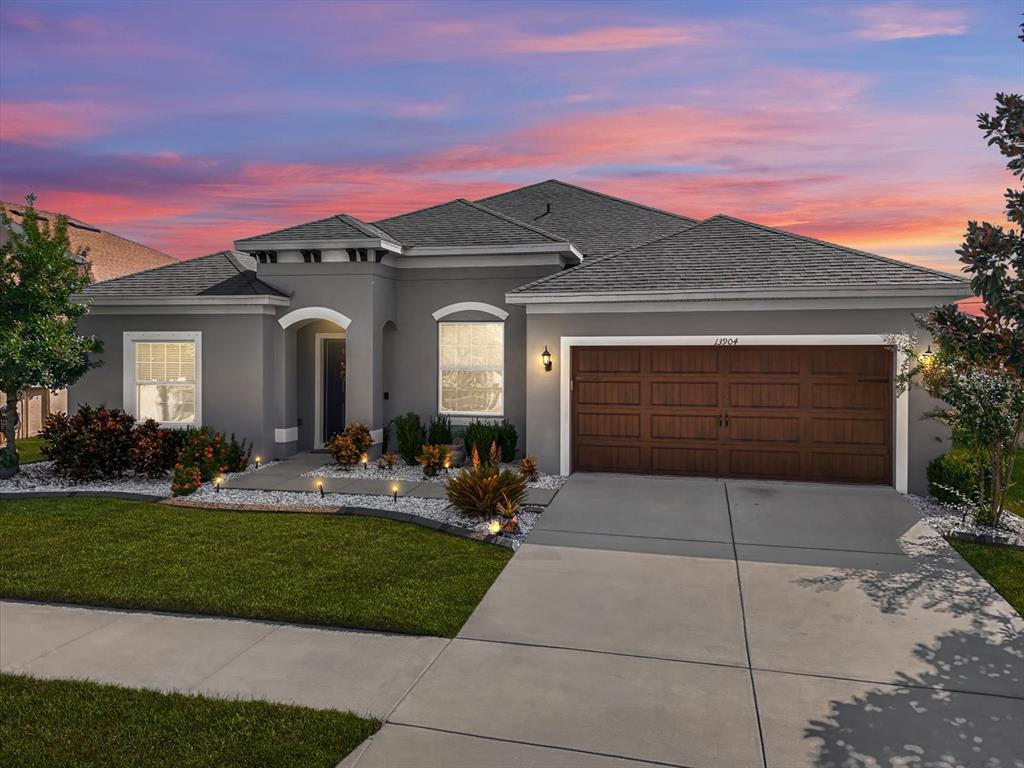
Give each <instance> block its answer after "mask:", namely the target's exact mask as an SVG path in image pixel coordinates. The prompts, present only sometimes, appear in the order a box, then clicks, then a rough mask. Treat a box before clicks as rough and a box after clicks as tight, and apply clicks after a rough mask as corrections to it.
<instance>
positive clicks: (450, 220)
mask: <svg viewBox="0 0 1024 768" xmlns="http://www.w3.org/2000/svg"><path fill="white" fill-rule="evenodd" d="M376 224H377V225H379V226H380V227H383V229H384V230H385V231H386V232H390V233H393V234H394V235H396V236H397V237H399V238H401V242H402V243H403V244H404V245H407V246H410V247H417V246H421V247H440V246H453V247H463V246H489V245H528V244H534V243H541V244H543V243H565V242H566V239H565V238H564V237H561V236H559V235H554V234H552V233H550V232H548V231H546V230H544V229H541V228H540V227H539V226H535V225H533V224H527V223H525V222H522V221H517V220H516V219H514V218H511V217H510V216H507V215H506V214H504V213H501V212H500V211H495V210H493V209H491V208H489V207H487V206H484V205H480V204H479V203H473V202H470V201H469V200H463V199H462V198H459V199H458V200H452V201H451V202H448V203H441V204H440V205H433V206H431V207H429V208H423V209H421V210H418V211H413V212H412V213H403V214H401V215H400V216H392V217H390V218H387V219H381V220H380V221H377V222H376Z"/></svg>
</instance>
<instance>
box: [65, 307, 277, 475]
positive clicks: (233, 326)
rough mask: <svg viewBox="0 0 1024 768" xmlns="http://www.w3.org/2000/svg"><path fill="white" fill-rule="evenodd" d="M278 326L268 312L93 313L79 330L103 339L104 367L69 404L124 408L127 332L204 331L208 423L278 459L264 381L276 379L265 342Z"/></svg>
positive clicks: (204, 417) (203, 392)
mask: <svg viewBox="0 0 1024 768" xmlns="http://www.w3.org/2000/svg"><path fill="white" fill-rule="evenodd" d="M275 327H276V328H277V331H280V327H278V326H277V323H276V321H275V319H274V317H273V316H271V315H263V314H220V315H213V314H180V315H170V314H160V315H127V314H121V315H108V314H88V315H86V316H85V317H83V318H82V320H81V321H80V323H79V328H80V330H81V332H82V333H86V334H95V335H96V336H97V337H99V338H100V339H101V340H102V341H103V352H102V353H101V354H100V355H98V356H97V358H98V359H99V360H101V361H102V365H101V366H100V367H98V368H94V369H92V370H90V371H89V372H88V373H86V374H85V376H83V377H82V379H81V380H80V381H79V382H78V383H77V384H75V385H74V386H72V387H71V388H70V392H69V396H68V405H69V407H70V408H71V409H72V410H74V409H76V408H77V407H78V405H80V404H85V403H88V404H89V405H94V406H96V405H106V406H109V407H114V408H121V407H123V405H124V403H123V395H122V392H123V386H124V366H123V352H124V348H123V333H124V332H125V331H134V332H139V331H158V332H168V331H186V332H194V331H199V332H200V333H202V344H201V355H202V357H201V368H200V376H201V398H202V421H203V423H204V424H207V425H209V426H211V427H213V428H214V429H217V430H222V431H227V432H235V433H236V435H237V436H238V437H239V438H245V439H247V440H250V441H251V442H252V444H253V450H254V453H255V454H259V455H261V456H268V457H269V456H273V455H274V453H273V450H274V434H273V426H274V425H273V424H272V422H271V419H270V413H271V411H270V410H269V409H268V408H267V405H268V403H267V401H268V399H269V393H268V392H267V391H266V388H265V382H266V381H271V380H272V369H273V368H274V361H273V360H272V359H267V357H266V344H265V340H266V338H267V335H268V334H269V333H273V332H274V328H275Z"/></svg>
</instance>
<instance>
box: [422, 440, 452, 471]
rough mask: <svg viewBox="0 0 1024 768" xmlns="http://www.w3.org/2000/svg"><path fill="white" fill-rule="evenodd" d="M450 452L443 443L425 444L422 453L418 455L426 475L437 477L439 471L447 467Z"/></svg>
mask: <svg viewBox="0 0 1024 768" xmlns="http://www.w3.org/2000/svg"><path fill="white" fill-rule="evenodd" d="M449 455H450V453H449V451H448V448H447V447H446V446H443V445H424V446H423V447H422V450H421V451H420V455H419V456H417V457H416V460H417V461H419V463H420V466H421V467H423V476H424V477H435V476H436V475H437V473H438V472H440V471H441V470H442V469H445V468H446V467H445V465H446V464H447V463H448V457H449Z"/></svg>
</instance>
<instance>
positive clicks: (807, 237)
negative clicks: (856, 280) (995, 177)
mask: <svg viewBox="0 0 1024 768" xmlns="http://www.w3.org/2000/svg"><path fill="white" fill-rule="evenodd" d="M712 219H728V220H729V221H735V222H737V223H738V224H745V225H747V226H749V227H754V228H756V229H763V230H764V231H766V232H773V233H775V234H777V235H785V236H787V237H795V238H796V239H798V240H806V241H807V242H809V243H816V244H817V245H822V246H825V247H826V248H832V249H834V250H839V251H846V252H847V253H855V254H857V255H858V256H867V257H868V258H871V259H875V260H876V261H882V262H885V263H886V264H895V265H897V266H900V267H907V268H909V269H915V270H917V271H919V272H927V273H928V274H931V275H937V276H939V277H946V278H949V279H950V280H956V281H958V282H964V283H966V282H970V281H969V280H968V279H967V278H965V277H960V276H959V275H954V274H951V273H949V272H943V271H942V270H939V269H931V268H930V267H922V266H921V265H920V264H914V263H913V262H909V261H901V260H900V259H892V258H889V257H888V256H879V255H878V254H877V253H871V252H870V251H862V250H860V249H859V248H851V247H850V246H848V245H842V244H840V243H833V242H829V241H828V240H820V239H819V238H817V237H811V236H810V235H801V234H800V233H799V232H791V231H789V230H788V229H779V228H778V227H769V226H768V225H767V224H759V223H757V222H756V221H748V220H746V219H741V218H739V217H738V216H730V215H729V214H727V213H716V214H715V215H714V216H710V217H708V218H707V219H704V221H702V222H700V223H701V224H704V223H706V222H709V221H711V220H712Z"/></svg>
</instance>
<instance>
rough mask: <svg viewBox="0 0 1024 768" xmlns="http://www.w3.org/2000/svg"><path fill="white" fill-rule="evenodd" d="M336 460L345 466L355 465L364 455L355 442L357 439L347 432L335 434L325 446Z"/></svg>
mask: <svg viewBox="0 0 1024 768" xmlns="http://www.w3.org/2000/svg"><path fill="white" fill-rule="evenodd" d="M325 447H326V448H327V450H328V451H329V452H330V454H331V456H333V457H334V460H335V461H336V462H338V464H340V465H341V466H343V467H346V468H348V467H353V466H355V465H356V464H358V463H359V458H360V456H362V451H360V450H359V449H358V448H357V447H356V444H355V441H354V440H353V439H352V438H351V437H349V436H348V435H346V434H345V433H342V434H339V435H335V436H334V437H332V438H331V441H330V442H329V443H327V445H326V446H325Z"/></svg>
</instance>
